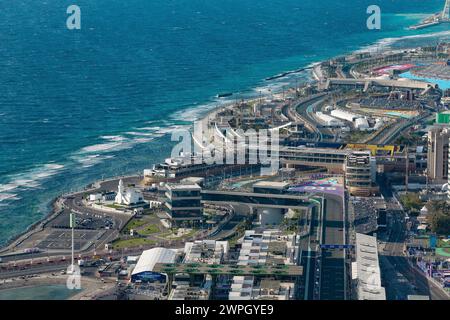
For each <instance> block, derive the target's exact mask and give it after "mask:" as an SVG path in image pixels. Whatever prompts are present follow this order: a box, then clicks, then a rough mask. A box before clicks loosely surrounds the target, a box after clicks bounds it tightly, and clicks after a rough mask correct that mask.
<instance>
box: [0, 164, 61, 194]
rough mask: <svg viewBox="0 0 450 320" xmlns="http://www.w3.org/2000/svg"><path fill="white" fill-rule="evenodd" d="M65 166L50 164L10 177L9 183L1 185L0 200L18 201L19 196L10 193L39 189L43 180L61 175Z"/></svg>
mask: <svg viewBox="0 0 450 320" xmlns="http://www.w3.org/2000/svg"><path fill="white" fill-rule="evenodd" d="M64 168H65V167H64V165H62V164H57V163H48V164H44V165H41V166H39V167H36V168H33V169H30V170H28V171H25V172H22V173H18V174H13V175H10V176H8V177H7V178H9V181H8V182H7V183H6V184H1V185H0V199H2V200H18V198H17V194H12V193H10V192H11V191H13V190H19V189H20V190H30V189H37V188H39V187H40V186H41V183H42V181H43V180H46V179H47V178H50V177H52V176H55V175H57V174H59V173H60V172H61V171H62V170H63V169H64Z"/></svg>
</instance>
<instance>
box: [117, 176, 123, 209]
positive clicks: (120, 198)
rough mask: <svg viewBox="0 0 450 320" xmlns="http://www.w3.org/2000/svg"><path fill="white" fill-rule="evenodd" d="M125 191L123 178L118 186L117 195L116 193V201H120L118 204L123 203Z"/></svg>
mask: <svg viewBox="0 0 450 320" xmlns="http://www.w3.org/2000/svg"><path fill="white" fill-rule="evenodd" d="M124 192H125V188H124V187H123V181H122V179H120V181H119V187H118V190H117V195H116V199H115V202H116V203H118V204H122V203H123V200H124V199H123V198H124Z"/></svg>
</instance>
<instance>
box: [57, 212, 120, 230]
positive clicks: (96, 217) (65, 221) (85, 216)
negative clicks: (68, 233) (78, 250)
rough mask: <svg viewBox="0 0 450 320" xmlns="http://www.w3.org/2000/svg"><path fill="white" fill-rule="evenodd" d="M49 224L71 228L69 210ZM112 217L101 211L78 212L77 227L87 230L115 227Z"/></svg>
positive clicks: (76, 216) (76, 217)
mask: <svg viewBox="0 0 450 320" xmlns="http://www.w3.org/2000/svg"><path fill="white" fill-rule="evenodd" d="M49 226H51V227H53V228H69V227H70V226H69V212H64V213H62V214H60V215H59V216H57V217H56V218H55V219H53V220H52V221H51V222H50V224H49ZM114 226H115V223H114V219H113V218H112V217H109V216H106V215H103V214H100V213H97V214H96V213H78V214H76V215H75V228H77V229H86V230H100V229H113V228H114Z"/></svg>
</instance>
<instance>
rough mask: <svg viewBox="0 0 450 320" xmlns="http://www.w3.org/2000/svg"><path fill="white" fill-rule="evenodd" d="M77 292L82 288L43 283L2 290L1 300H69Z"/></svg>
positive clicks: (0, 292)
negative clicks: (68, 287) (71, 288)
mask: <svg viewBox="0 0 450 320" xmlns="http://www.w3.org/2000/svg"><path fill="white" fill-rule="evenodd" d="M77 293H80V290H69V289H67V287H66V286H65V285H41V286H34V287H20V288H14V289H6V290H1V291H0V300H67V299H69V298H70V297H72V296H74V295H76V294H77Z"/></svg>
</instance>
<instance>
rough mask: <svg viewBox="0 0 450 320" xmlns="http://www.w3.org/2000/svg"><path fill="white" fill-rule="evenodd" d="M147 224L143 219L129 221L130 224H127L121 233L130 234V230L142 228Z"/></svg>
mask: <svg viewBox="0 0 450 320" xmlns="http://www.w3.org/2000/svg"><path fill="white" fill-rule="evenodd" d="M147 223H148V221H146V220H143V219H132V220H130V222H128V223H127V225H126V226H125V228H124V229H123V231H124V232H125V233H128V232H130V230H131V229H133V230H136V229H137V228H139V227H142V226H144V225H145V224H147Z"/></svg>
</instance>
